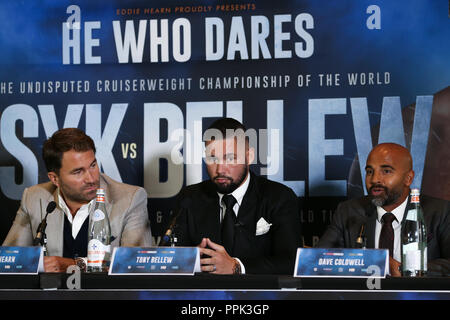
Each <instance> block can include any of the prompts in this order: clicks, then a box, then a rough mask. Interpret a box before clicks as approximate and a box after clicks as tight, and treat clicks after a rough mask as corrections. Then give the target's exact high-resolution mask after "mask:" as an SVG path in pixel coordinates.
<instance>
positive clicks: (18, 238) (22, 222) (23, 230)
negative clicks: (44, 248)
mask: <svg viewBox="0 0 450 320" xmlns="http://www.w3.org/2000/svg"><path fill="white" fill-rule="evenodd" d="M27 191H28V189H25V190H24V192H23V195H22V200H21V202H20V207H19V210H18V211H17V214H16V217H15V219H14V222H13V224H12V226H11V229H10V230H9V232H8V235H7V236H6V238H5V241H4V242H3V246H23V247H25V246H32V245H33V231H32V226H31V218H30V215H29V213H28V209H27V207H26V203H27V198H28V192H27Z"/></svg>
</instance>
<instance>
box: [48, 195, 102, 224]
mask: <svg viewBox="0 0 450 320" xmlns="http://www.w3.org/2000/svg"><path fill="white" fill-rule="evenodd" d="M57 190H58V191H57V192H58V206H59V208H60V209H61V210H62V211H63V212H64V213H65V215H66V216H67V219H68V220H69V222H70V223H72V222H73V216H72V213H71V212H70V209H69V207H68V206H67V204H66V202H65V201H64V198H63V197H62V196H61V193H60V190H59V188H58V189H57ZM94 202H95V198H94V199H92V200H91V201H90V202H89V203H86V204H84V205H82V206H81V208H80V209H79V210H78V212H80V211H88V212H89V211H90V209H91V205H92V204H93V203H94Z"/></svg>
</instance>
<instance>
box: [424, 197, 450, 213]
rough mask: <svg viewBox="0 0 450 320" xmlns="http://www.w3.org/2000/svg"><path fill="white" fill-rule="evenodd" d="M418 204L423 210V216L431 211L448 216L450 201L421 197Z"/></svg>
mask: <svg viewBox="0 0 450 320" xmlns="http://www.w3.org/2000/svg"><path fill="white" fill-rule="evenodd" d="M420 203H421V205H422V207H423V208H424V211H425V214H426V213H428V212H431V211H434V212H437V213H446V214H448V212H449V211H450V201H448V200H444V199H438V198H433V197H430V196H427V195H421V196H420Z"/></svg>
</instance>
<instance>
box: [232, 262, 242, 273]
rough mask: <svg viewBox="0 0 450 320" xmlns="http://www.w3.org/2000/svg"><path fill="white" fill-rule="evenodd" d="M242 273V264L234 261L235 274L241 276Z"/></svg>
mask: <svg viewBox="0 0 450 320" xmlns="http://www.w3.org/2000/svg"><path fill="white" fill-rule="evenodd" d="M241 273H242V270H241V264H240V263H239V261H237V260H236V259H234V267H233V274H241Z"/></svg>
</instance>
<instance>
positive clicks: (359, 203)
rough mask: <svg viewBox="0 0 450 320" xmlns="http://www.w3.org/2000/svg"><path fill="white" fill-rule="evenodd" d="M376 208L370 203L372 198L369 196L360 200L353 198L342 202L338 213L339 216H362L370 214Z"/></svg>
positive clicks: (338, 207) (337, 210)
mask: <svg viewBox="0 0 450 320" xmlns="http://www.w3.org/2000/svg"><path fill="white" fill-rule="evenodd" d="M374 208H375V207H374V206H373V205H372V203H371V202H370V198H369V197H367V196H364V197H360V198H352V199H348V200H345V201H342V202H340V203H339V204H338V206H337V209H336V213H338V214H346V213H352V212H356V213H360V214H369V213H370V212H371V209H374Z"/></svg>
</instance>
